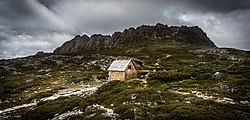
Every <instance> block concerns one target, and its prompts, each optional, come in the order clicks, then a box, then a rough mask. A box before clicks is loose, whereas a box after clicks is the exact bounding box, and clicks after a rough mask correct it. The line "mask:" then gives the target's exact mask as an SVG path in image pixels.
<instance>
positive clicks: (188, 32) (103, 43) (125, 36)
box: [53, 23, 216, 54]
mask: <svg viewBox="0 0 250 120" xmlns="http://www.w3.org/2000/svg"><path fill="white" fill-rule="evenodd" d="M159 41H161V42H162V41H163V42H168V41H177V42H182V43H188V44H194V45H199V46H207V47H216V45H215V44H214V43H213V42H212V41H211V40H210V39H209V38H208V37H207V35H206V33H205V32H204V31H203V30H202V29H201V28H199V27H198V26H193V27H187V26H181V27H178V26H170V27H169V26H168V25H163V24H161V23H157V24H156V25H155V26H149V25H142V26H140V27H137V28H132V27H131V28H129V29H125V30H124V31H123V32H115V33H114V34H112V35H111V36H110V35H101V34H94V35H92V36H91V37H89V36H87V35H82V36H80V35H77V36H75V37H74V38H73V39H72V40H70V41H67V42H65V43H64V44H63V45H62V46H61V47H58V48H57V49H55V50H54V52H53V53H55V54H65V53H84V52H97V51H101V50H109V49H111V48H123V47H124V46H126V47H128V46H133V45H136V44H141V43H146V42H153V43H158V42H159Z"/></svg>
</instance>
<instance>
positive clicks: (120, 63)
mask: <svg viewBox="0 0 250 120" xmlns="http://www.w3.org/2000/svg"><path fill="white" fill-rule="evenodd" d="M130 61H131V60H114V61H113V62H112V64H111V65H110V67H109V68H108V71H125V69H126V67H127V66H128V64H129V62H130Z"/></svg>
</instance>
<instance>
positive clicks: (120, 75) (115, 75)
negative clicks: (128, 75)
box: [109, 71, 125, 80]
mask: <svg viewBox="0 0 250 120" xmlns="http://www.w3.org/2000/svg"><path fill="white" fill-rule="evenodd" d="M124 79H125V72H121V71H109V80H124Z"/></svg>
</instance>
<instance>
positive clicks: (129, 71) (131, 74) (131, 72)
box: [125, 61, 137, 79]
mask: <svg viewBox="0 0 250 120" xmlns="http://www.w3.org/2000/svg"><path fill="white" fill-rule="evenodd" d="M136 77H137V71H136V67H135V65H134V63H133V62H132V61H131V62H130V63H129V64H128V66H127V68H126V70H125V79H132V78H136Z"/></svg>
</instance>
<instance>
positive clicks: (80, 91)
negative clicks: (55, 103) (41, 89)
mask: <svg viewBox="0 0 250 120" xmlns="http://www.w3.org/2000/svg"><path fill="white" fill-rule="evenodd" d="M97 89H98V88H97V87H90V88H76V89H72V88H71V89H64V90H60V91H59V92H58V93H55V94H54V95H53V96H50V97H46V98H42V99H41V100H42V101H47V100H55V99H58V98H59V97H65V96H71V95H78V96H84V95H86V94H92V93H94V92H95V91H96V90H97Z"/></svg>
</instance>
